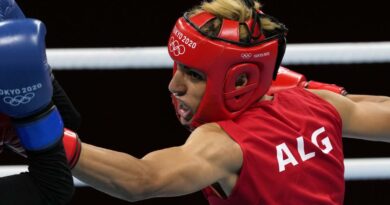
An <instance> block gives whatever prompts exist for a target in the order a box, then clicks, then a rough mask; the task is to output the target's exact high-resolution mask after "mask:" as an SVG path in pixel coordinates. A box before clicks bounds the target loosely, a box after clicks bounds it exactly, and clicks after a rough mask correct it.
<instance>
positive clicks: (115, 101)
mask: <svg viewBox="0 0 390 205" xmlns="http://www.w3.org/2000/svg"><path fill="white" fill-rule="evenodd" d="M199 2H200V1H195V0H186V1H133V0H128V1H119V0H111V1H99V0H95V1H92V0H80V1H61V0H60V1H53V0H50V1H49V0H40V1H19V2H18V3H19V5H20V6H21V7H22V9H23V10H24V12H25V14H26V16H28V17H31V18H37V19H40V20H42V21H43V22H44V23H45V24H46V26H47V30H48V34H47V38H46V39H47V41H46V43H47V47H48V48H74V47H77V48H79V47H80V48H81V47H136V46H164V45H165V44H166V40H167V38H168V36H169V34H170V30H171V28H172V26H173V24H174V22H175V20H176V19H177V18H178V17H179V16H180V15H182V13H183V12H184V11H185V10H187V9H189V8H191V7H192V6H194V5H196V4H198V3H199ZM263 3H264V5H265V6H264V11H265V12H266V13H268V14H271V15H273V16H276V17H278V19H279V20H280V21H282V22H284V23H285V24H286V25H287V26H288V28H289V34H288V42H289V43H327V42H372V41H389V40H390V39H389V38H390V37H389V36H390V26H389V25H388V24H389V23H388V16H387V14H388V9H387V6H386V1H379V0H372V1H369V2H367V1H364V2H363V1H356V0H342V1H340V0H338V1H336V0H329V1H313V0H300V1H281V0H272V1H271V0H267V1H263ZM388 66H389V64H356V65H322V66H314V65H312V66H290V67H289V68H291V69H293V70H296V71H298V72H301V73H303V74H305V75H306V76H307V77H308V78H309V79H315V80H318V81H325V82H331V83H336V84H339V85H343V86H344V87H346V88H347V89H348V91H349V92H350V93H369V94H378V95H390V89H389V83H388V75H386V73H388ZM54 72H55V75H56V78H57V79H58V80H59V82H60V83H61V84H62V86H63V87H64V89H65V90H66V91H67V93H68V95H69V96H70V97H71V99H72V100H73V102H74V104H75V105H76V107H77V108H78V110H79V111H80V112H81V114H82V117H83V123H82V127H81V130H80V136H81V138H82V140H83V141H84V142H86V143H90V144H94V145H97V146H102V147H105V148H109V149H114V150H118V151H123V152H126V153H129V154H131V155H134V156H136V157H142V156H143V155H145V154H146V153H148V152H150V151H153V150H155V149H160V148H165V147H168V146H173V145H180V144H182V143H183V142H184V140H185V139H186V137H187V135H188V132H187V131H186V130H185V129H184V128H182V127H181V126H180V125H179V123H178V122H177V120H176V117H175V114H174V111H173V109H172V107H171V102H170V97H169V94H168V90H167V86H168V82H169V80H170V76H171V71H170V70H168V69H150V70H134V69H133V70H130V69H129V70H94V71H92V70H74V71H69V70H67V71H62V70H55V71H54ZM344 147H345V156H346V158H355V157H389V156H390V146H389V145H388V144H384V143H374V142H365V141H358V140H350V139H345V140H344ZM9 155H10V156H8V157H7V158H6V160H5V162H4V163H6V164H11V163H15V162H16V163H18V162H19V161H21V160H20V159H19V158H18V157H16V156H14V155H12V154H9ZM172 160H175V159H172ZM329 171H331V170H329ZM389 186H390V181H387V180H384V181H347V182H346V198H345V204H390V195H389V194H388V190H390V189H389ZM85 203H89V204H131V203H130V202H125V201H122V200H119V199H115V198H112V197H110V196H108V195H106V194H103V193H100V192H98V191H95V190H94V189H92V188H78V189H77V191H76V194H75V197H74V199H73V200H72V202H71V204H74V205H76V204H85ZM134 204H188V205H191V204H194V205H195V204H197V205H200V204H207V202H206V201H205V200H204V199H203V197H202V195H201V194H200V193H195V194H192V195H189V196H183V197H177V198H164V199H150V200H145V201H142V202H137V203H134Z"/></svg>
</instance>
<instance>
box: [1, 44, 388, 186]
mask: <svg viewBox="0 0 390 205" xmlns="http://www.w3.org/2000/svg"><path fill="white" fill-rule="evenodd" d="M47 57H48V62H49V64H50V65H51V66H52V67H53V68H54V69H58V70H80V69H90V70H98V69H104V70H108V69H153V68H171V66H172V61H171V59H170V58H169V55H168V50H167V48H166V47H139V48H137V47H136V48H76V49H48V50H47ZM363 63H390V42H367V43H326V44H325V43H324V44H289V45H288V47H287V50H286V55H285V59H284V61H283V64H284V65H318V64H328V65H330V64H363ZM344 164H345V178H346V180H384V179H390V158H360V159H345V160H344ZM23 171H27V166H25V165H16V166H0V177H1V176H8V175H11V174H17V173H20V172H23ZM75 184H76V186H87V185H86V184H84V183H83V182H81V181H79V180H77V179H75Z"/></svg>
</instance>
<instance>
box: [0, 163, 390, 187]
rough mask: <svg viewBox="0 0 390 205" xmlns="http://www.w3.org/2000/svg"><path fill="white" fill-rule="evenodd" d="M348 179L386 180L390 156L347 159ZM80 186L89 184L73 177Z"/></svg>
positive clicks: (2, 171) (11, 170) (6, 171)
mask: <svg viewBox="0 0 390 205" xmlns="http://www.w3.org/2000/svg"><path fill="white" fill-rule="evenodd" d="M344 164H345V174H344V176H345V179H346V180H386V179H390V158H362V159H345V160H344ZM26 171H27V166H25V165H13V166H0V177H4V176H9V175H13V174H18V173H21V172H26ZM73 180H74V183H75V185H76V186H78V187H84V186H88V185H86V184H85V183H83V182H81V181H80V180H78V179H76V178H73Z"/></svg>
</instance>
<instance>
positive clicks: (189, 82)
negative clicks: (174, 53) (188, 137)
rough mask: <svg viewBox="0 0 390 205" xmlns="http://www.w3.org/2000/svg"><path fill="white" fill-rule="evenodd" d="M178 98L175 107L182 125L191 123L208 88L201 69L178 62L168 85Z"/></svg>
mask: <svg viewBox="0 0 390 205" xmlns="http://www.w3.org/2000/svg"><path fill="white" fill-rule="evenodd" d="M168 89H169V91H170V92H171V93H172V94H173V96H174V97H175V98H176V100H177V105H176V107H175V109H176V112H177V114H178V116H179V120H180V123H181V124H182V125H189V124H190V123H191V121H192V117H193V116H194V114H195V113H196V110H197V109H198V106H199V104H200V101H201V100H202V97H203V94H204V92H205V89H206V76H205V74H203V73H202V72H200V71H197V70H195V69H192V68H189V67H186V66H184V65H182V64H177V70H176V72H175V74H174V75H173V77H172V79H171V82H170V83H169V86H168Z"/></svg>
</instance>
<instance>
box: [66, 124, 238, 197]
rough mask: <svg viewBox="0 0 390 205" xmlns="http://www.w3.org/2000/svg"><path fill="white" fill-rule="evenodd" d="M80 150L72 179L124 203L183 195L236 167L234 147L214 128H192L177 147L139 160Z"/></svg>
mask: <svg viewBox="0 0 390 205" xmlns="http://www.w3.org/2000/svg"><path fill="white" fill-rule="evenodd" d="M210 136H212V137H210ZM134 137H135V135H134ZM138 137H142V136H138ZM111 139H112V138H111ZM82 146H83V149H82V151H81V156H80V159H79V162H78V164H77V165H76V167H75V168H74V169H73V170H72V172H73V175H74V176H75V177H77V178H78V179H80V180H81V181H84V182H85V183H87V184H89V185H91V186H92V187H94V188H96V189H98V190H100V191H103V192H105V193H108V194H110V195H112V196H115V197H118V198H121V199H124V200H128V201H137V200H142V199H147V198H152V197H171V196H180V195H184V194H189V193H192V192H195V191H198V190H200V189H202V188H204V187H206V186H208V185H211V184H213V183H215V182H217V181H219V180H222V179H228V178H229V179H231V177H235V176H236V173H237V172H238V170H239V169H240V167H241V165H242V152H241V149H240V147H239V146H238V145H237V144H236V143H235V142H234V141H233V140H232V139H231V138H230V137H229V136H228V135H227V134H226V133H225V132H223V131H222V129H221V128H220V127H219V126H217V125H216V124H206V125H203V126H201V127H198V128H197V129H196V130H194V131H193V132H192V133H191V136H190V137H189V139H188V140H187V142H186V143H185V144H184V145H182V146H178V147H172V148H167V149H163V150H158V151H155V152H152V153H149V154H147V155H146V156H145V157H143V158H142V159H137V158H135V157H132V156H130V155H128V154H125V153H120V152H115V151H112V150H108V149H104V148H100V147H95V146H92V145H88V144H85V143H83V145H82ZM225 191H227V193H230V191H231V190H225Z"/></svg>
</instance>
